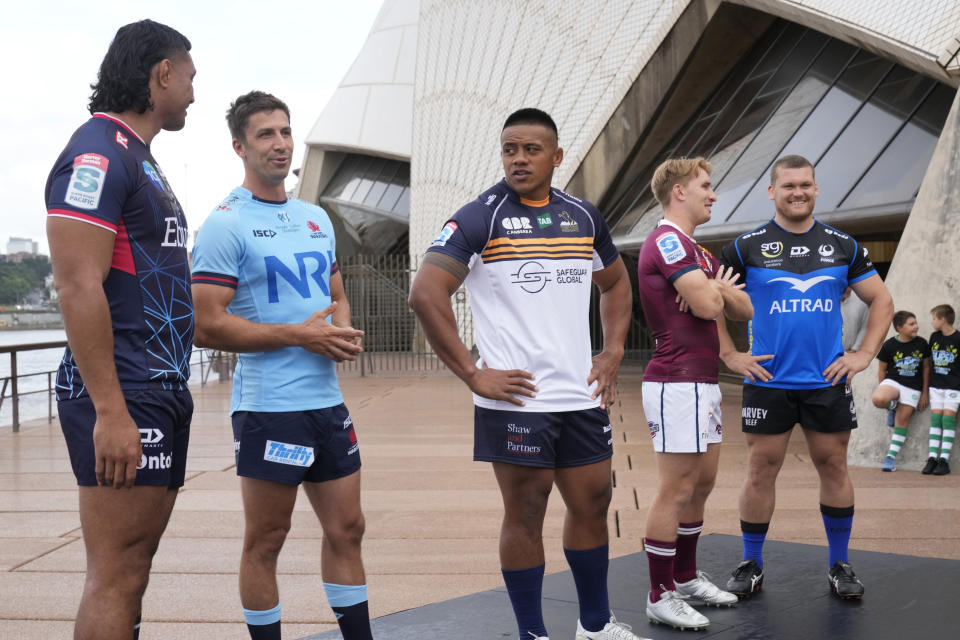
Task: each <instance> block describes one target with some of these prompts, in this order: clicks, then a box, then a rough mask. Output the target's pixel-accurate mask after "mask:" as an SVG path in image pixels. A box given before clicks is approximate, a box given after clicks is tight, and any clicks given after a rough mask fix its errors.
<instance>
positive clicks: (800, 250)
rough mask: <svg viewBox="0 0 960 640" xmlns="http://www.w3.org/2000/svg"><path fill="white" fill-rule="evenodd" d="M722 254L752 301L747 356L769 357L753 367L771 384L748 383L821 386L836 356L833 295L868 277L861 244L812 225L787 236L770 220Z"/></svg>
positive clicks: (838, 319) (839, 322)
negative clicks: (763, 371)
mask: <svg viewBox="0 0 960 640" xmlns="http://www.w3.org/2000/svg"><path fill="white" fill-rule="evenodd" d="M722 257H723V262H724V263H725V264H726V265H728V266H731V267H733V268H734V269H735V270H736V271H737V272H738V273H740V281H741V282H746V285H747V286H746V292H747V293H748V294H749V295H750V300H751V301H752V302H753V320H752V321H751V322H750V330H749V338H750V353H752V354H753V355H765V354H773V356H774V357H773V359H771V360H768V361H766V362H763V363H761V364H762V365H763V366H764V367H766V368H767V369H768V370H769V371H770V373H771V374H773V379H772V380H770V381H769V382H762V381H761V380H759V379H758V380H757V381H756V382H754V383H750V384H756V385H758V386H762V387H772V388H776V389H816V388H820V387H824V386H827V385H828V384H829V383H828V382H827V381H826V380H824V377H823V371H824V369H826V368H827V367H828V366H829V365H830V363H832V362H833V361H834V360H836V359H837V358H839V357H840V356H842V355H843V345H842V344H841V328H842V326H843V318H842V316H841V315H840V296H842V295H843V291H844V289H846V288H847V285H850V284H853V283H855V282H859V281H861V280H863V279H864V278H868V277H870V276H872V275H874V274H875V273H876V270H875V269H874V268H873V263H872V262H870V257H869V256H868V255H867V249H866V247H863V246H861V245H860V244H859V243H857V241H856V240H854V239H853V238H851V237H850V236H849V235H847V234H845V233H843V232H841V231H837V230H836V229H834V228H832V227H828V226H827V225H825V224H823V223H821V222H819V221H814V224H813V226H812V227H811V228H810V229H809V230H808V231H806V232H805V233H791V232H789V231H787V230H786V229H784V228H783V227H781V226H780V225H778V224H777V223H776V222H774V221H773V220H771V221H770V222H768V223H766V224H764V225H763V226H761V227H758V228H757V229H754V230H753V231H751V232H750V233H745V234H743V235H742V236H740V237H739V238H737V239H736V240H734V241H733V242H731V243H730V244H728V245H727V246H725V247H724V248H723V252H722ZM745 382H749V381H745Z"/></svg>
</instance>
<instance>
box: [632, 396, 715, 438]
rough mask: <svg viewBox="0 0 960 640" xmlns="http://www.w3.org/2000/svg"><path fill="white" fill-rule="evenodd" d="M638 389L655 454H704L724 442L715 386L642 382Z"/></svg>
mask: <svg viewBox="0 0 960 640" xmlns="http://www.w3.org/2000/svg"><path fill="white" fill-rule="evenodd" d="M640 389H641V393H642V394H643V412H644V413H645V414H646V416H647V425H648V426H649V427H650V437H651V439H652V440H653V450H654V451H656V452H658V453H706V451H707V445H708V444H711V443H719V442H720V441H721V440H722V439H723V426H722V424H721V413H720V400H721V398H720V387H719V386H718V385H716V384H710V383H706V382H644V383H643V385H642V386H641V387H640Z"/></svg>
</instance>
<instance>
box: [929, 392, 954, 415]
mask: <svg viewBox="0 0 960 640" xmlns="http://www.w3.org/2000/svg"><path fill="white" fill-rule="evenodd" d="M957 407H960V390H958V389H937V388H936V387H930V408H931V409H936V410H939V411H952V412H953V413H956V412H957Z"/></svg>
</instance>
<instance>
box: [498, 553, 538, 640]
mask: <svg viewBox="0 0 960 640" xmlns="http://www.w3.org/2000/svg"><path fill="white" fill-rule="evenodd" d="M543 569H544V565H542V564H541V565H540V566H537V567H531V568H529V569H515V570H514V569H500V571H501V573H503V582H504V584H506V585H507V594H508V595H509V596H510V604H511V605H513V613H514V615H515V616H516V618H517V627H518V629H519V632H520V635H519V637H520V638H529V637H530V634H531V633H532V634H533V635H535V636H537V637H541V636H543V637H546V635H547V627H546V626H545V625H544V623H543V609H542V608H541V604H540V598H541V596H542V594H543Z"/></svg>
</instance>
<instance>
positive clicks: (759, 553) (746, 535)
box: [740, 520, 770, 569]
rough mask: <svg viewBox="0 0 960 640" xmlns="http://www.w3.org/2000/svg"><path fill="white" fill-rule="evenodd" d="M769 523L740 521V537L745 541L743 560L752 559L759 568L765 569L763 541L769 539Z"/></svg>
mask: <svg viewBox="0 0 960 640" xmlns="http://www.w3.org/2000/svg"><path fill="white" fill-rule="evenodd" d="M769 529H770V523H769V522H744V521H743V520H741V521H740V536H741V537H742V539H743V559H744V560H750V559H751V558H752V559H753V560H754V562H756V563H757V566H758V567H759V568H761V569H762V568H763V541H764V540H766V539H767V531H768V530H769Z"/></svg>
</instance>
